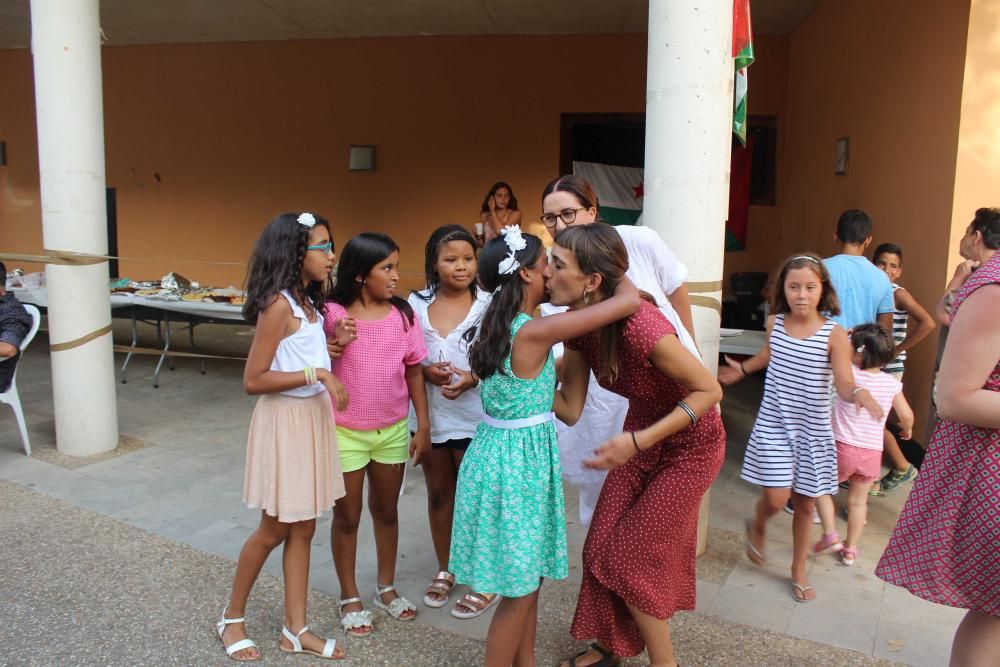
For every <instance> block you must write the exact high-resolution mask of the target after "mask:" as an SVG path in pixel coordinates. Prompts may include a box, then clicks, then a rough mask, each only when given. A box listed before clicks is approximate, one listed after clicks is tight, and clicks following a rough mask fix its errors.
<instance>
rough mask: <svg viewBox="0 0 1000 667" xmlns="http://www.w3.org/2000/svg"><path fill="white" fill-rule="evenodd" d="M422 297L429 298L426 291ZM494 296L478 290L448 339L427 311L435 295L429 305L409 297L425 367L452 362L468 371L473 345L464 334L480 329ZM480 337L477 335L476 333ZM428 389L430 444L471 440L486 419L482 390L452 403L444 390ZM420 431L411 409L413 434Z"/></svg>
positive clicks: (428, 302)
mask: <svg viewBox="0 0 1000 667" xmlns="http://www.w3.org/2000/svg"><path fill="white" fill-rule="evenodd" d="M421 294H423V295H427V292H426V291H424V292H422V293H421ZM491 297H492V295H491V294H489V293H488V292H484V291H483V290H481V289H477V294H476V298H475V300H474V301H473V302H472V308H470V309H469V314H468V315H466V316H465V319H464V320H463V321H462V323H461V324H459V325H458V326H457V327H455V328H454V329H452V330H451V331H450V332H449V333H448V335H447V336H445V337H442V336H441V334H440V333H438V330H437V329H435V328H434V327H433V326H432V325H431V321H430V318H429V317H428V316H427V308H428V307H429V306H430V305H431V304H432V303H433V302H434V295H431V298H430V300H429V301H424V300H423V299H421V298H420V297H419V296H418V295H417V293H416V292H414V293H412V294H410V298H409V299H408V301H409V303H410V305H411V306H413V312H414V314H415V315H416V317H417V321H418V322H420V330H421V332H422V333H423V335H424V344H425V345H427V357H426V358H425V359H424V361H423V365H424V366H430V365H431V364H436V363H439V362H441V361H450V362H451V363H452V365H454V366H456V367H458V368H461V369H462V370H465V371H467V370H470V368H469V347H470V346H471V343H468V342H466V341H465V340H463V338H462V337H463V336H464V335H465V332H466V331H468V330H469V329H470V328H473V327H476V328H478V327H479V323H480V320H481V319H482V317H483V313H484V312H485V311H486V307H487V306H488V305H489V304H490V299H491ZM476 333H477V335H478V333H479V332H478V331H477V332H476ZM424 384H425V385H426V387H427V408H428V411H429V412H430V419H431V442H437V443H440V442H445V441H446V440H460V439H463V438H471V437H472V436H474V435H475V434H476V426H478V425H479V422H480V421H482V418H483V406H482V402H481V400H480V398H479V388H478V387H477V388H475V389H470V390H468V391H466V392H465V393H463V394H462V395H461V396H459V397H458V398H456V399H455V400H450V399H447V398H445V397H444V396H442V395H441V387H438V386H435V385H433V384H431V383H429V382H425V383H424ZM416 430H417V418H416V415H415V414H414V412H413V407H412V406H411V407H410V431H416Z"/></svg>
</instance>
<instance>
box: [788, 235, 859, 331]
mask: <svg viewBox="0 0 1000 667" xmlns="http://www.w3.org/2000/svg"><path fill="white" fill-rule="evenodd" d="M841 240H843V239H841ZM792 269H809V270H811V271H812V272H813V273H815V274H816V277H817V278H819V282H820V285H821V286H822V288H823V294H822V295H821V296H820V298H819V304H818V305H817V306H816V310H818V311H819V312H821V313H826V314H827V315H840V300H839V299H837V291H836V290H835V289H833V281H831V280H830V272H829V271H827V270H826V267H825V266H823V261H822V260H821V259H820V258H819V256H817V255H816V254H814V253H811V252H804V253H801V254H798V255H792V256H791V257H789V258H788V259H786V260H785V261H784V262H783V263H782V264H781V268H780V269H778V278H777V280H775V281H774V284H773V285H772V286H771V313H772V314H774V315H780V314H781V313H790V312H792V308H791V306H789V305H788V298H787V297H786V296H785V278H787V277H788V272H789V271H791V270H792Z"/></svg>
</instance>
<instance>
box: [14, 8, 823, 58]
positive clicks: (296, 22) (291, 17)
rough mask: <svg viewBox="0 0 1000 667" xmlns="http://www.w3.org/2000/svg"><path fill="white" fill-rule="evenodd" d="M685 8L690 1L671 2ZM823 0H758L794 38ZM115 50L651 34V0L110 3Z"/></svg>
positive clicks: (763, 28)
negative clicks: (289, 41)
mask: <svg viewBox="0 0 1000 667" xmlns="http://www.w3.org/2000/svg"><path fill="white" fill-rule="evenodd" d="M670 1H686V0H670ZM820 1H821V0H752V2H751V13H752V17H753V26H754V32H756V33H758V34H785V33H788V32H791V31H792V30H794V29H795V27H796V26H797V25H798V24H799V23H800V22H801V21H802V20H803V19H805V18H806V17H807V16H808V15H809V14H810V13H811V12H812V11H813V9H814V8H815V7H816V5H818V4H819V2H820ZM100 4H101V27H102V28H103V30H104V34H105V35H106V36H107V38H108V41H107V45H109V46H117V45H136V44H183V43H194V42H247V41H267V40H285V39H329V38H338V37H377V36H399V35H494V34H501V35H503V34H521V35H558V34H595V33H642V32H645V31H646V14H647V6H648V5H647V0H101V3H100ZM29 40H30V21H29V0H0V48H8V49H10V48H26V47H27V46H28V44H29Z"/></svg>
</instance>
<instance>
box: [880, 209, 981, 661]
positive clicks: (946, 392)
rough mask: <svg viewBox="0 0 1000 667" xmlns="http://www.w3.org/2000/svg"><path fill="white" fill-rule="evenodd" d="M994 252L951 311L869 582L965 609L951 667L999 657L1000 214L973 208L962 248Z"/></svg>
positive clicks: (956, 300) (964, 287) (972, 277)
mask: <svg viewBox="0 0 1000 667" xmlns="http://www.w3.org/2000/svg"><path fill="white" fill-rule="evenodd" d="M961 245H962V249H963V253H962V254H963V255H966V252H964V251H965V250H966V248H967V247H972V246H977V245H978V246H980V247H984V248H987V249H992V250H994V252H993V253H992V255H991V256H990V257H989V259H988V260H987V261H986V262H985V263H983V264H982V265H980V266H979V268H978V269H977V270H976V271H975V272H974V273H973V274H972V275H971V276H970V277H969V279H968V280H967V281H966V282H965V284H964V285H963V286H962V288H961V289H960V290H959V292H958V294H957V295H956V296H955V301H954V304H953V306H952V320H951V331H950V333H949V334H948V342H947V344H946V346H945V349H944V357H943V358H942V360H941V374H940V377H939V379H938V389H937V397H938V409H939V414H940V417H941V421H939V422H938V425H937V429H936V430H935V431H934V437H933V438H932V439H931V442H930V445H929V447H928V451H927V458H926V459H925V460H924V464H923V466H922V467H921V469H920V477H918V478H917V481H916V484H914V486H913V491H912V492H911V493H910V497H909V498H908V499H907V501H906V505H905V506H904V507H903V513H902V514H901V515H900V517H899V522H898V523H897V524H896V529H895V530H894V531H893V533H892V537H891V538H890V539H889V544H888V546H886V549H885V553H884V554H882V559H881V560H880V561H879V564H878V567H877V568H876V570H875V574H876V575H877V576H878V577H880V578H882V579H884V580H885V581H887V582H889V583H890V584H895V585H897V586H903V587H904V588H906V589H908V590H909V591H910V592H911V593H913V594H914V595H916V596H917V597H921V598H923V599H925V600H930V601H931V602H937V603H938V604H945V605H949V606H952V607H959V608H962V609H968V610H969V611H968V613H967V614H966V615H965V618H964V619H963V620H962V622H961V624H959V626H958V630H957V631H956V632H955V639H954V641H953V642H952V647H951V664H952V665H996V664H997V656H1000V555H998V554H1000V252H995V250H996V248H1000V210H998V209H979V210H978V211H976V219H975V220H974V221H973V223H972V224H971V225H969V228H968V230H967V231H966V234H965V236H964V237H963V238H962V241H961Z"/></svg>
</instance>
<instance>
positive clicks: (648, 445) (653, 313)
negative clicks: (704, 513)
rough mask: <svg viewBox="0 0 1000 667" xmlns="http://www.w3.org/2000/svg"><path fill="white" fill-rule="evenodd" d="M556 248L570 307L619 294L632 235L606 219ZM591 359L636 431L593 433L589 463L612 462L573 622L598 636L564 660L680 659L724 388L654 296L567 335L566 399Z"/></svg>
mask: <svg viewBox="0 0 1000 667" xmlns="http://www.w3.org/2000/svg"><path fill="white" fill-rule="evenodd" d="M552 255H553V257H552V260H553V261H552V263H551V264H550V269H551V272H552V276H551V278H549V280H548V288H549V294H550V300H551V302H552V304H553V305H564V306H569V307H570V308H571V309H575V308H585V307H587V306H588V305H590V304H591V303H595V302H597V301H600V300H602V299H606V298H608V297H609V296H610V295H611V294H613V292H614V288H615V285H617V283H618V281H619V280H621V278H622V276H624V275H625V271H626V269H627V268H628V255H627V253H626V251H625V247H624V245H623V244H622V242H621V238H620V237H619V236H618V234H616V233H615V231H614V230H613V229H612V228H611V227H609V226H607V225H605V224H601V223H596V224H593V225H583V226H579V227H569V228H567V229H565V230H563V231H561V232H560V233H559V234H558V235H557V236H556V245H555V247H554V248H553V250H552ZM591 369H593V371H594V374H595V376H596V377H597V379H598V382H599V383H600V385H601V386H602V387H604V388H605V389H608V390H610V391H613V392H615V393H616V394H620V395H621V396H624V397H625V398H628V399H629V411H628V415H627V416H626V418H625V431H624V432H623V433H620V434H618V435H616V436H614V437H613V438H611V439H610V440H608V441H607V442H605V443H594V445H595V447H596V450H595V455H594V458H592V459H590V460H589V461H587V462H585V463H586V465H588V466H592V467H594V468H610V469H612V470H611V472H610V473H609V474H608V478H607V481H606V482H605V483H604V488H603V490H602V491H601V495H600V498H599V499H598V501H597V506H596V508H595V510H594V518H593V522H592V523H591V526H590V531H589V532H588V534H587V541H586V544H585V545H584V549H583V570H584V572H583V582H582V585H581V588H580V598H579V601H578V603H577V607H576V616H575V618H574V620H573V627H572V630H571V632H572V634H573V636H574V637H576V638H577V639H581V640H594V639H596V641H595V642H594V643H593V644H591V647H590V649H589V650H587V651H584V652H583V653H581V654H579V655H577V656H575V657H574V658H572V659H571V660H569V661H568V662H567V663H563V664H564V665H569V667H583V666H585V665H602V666H603V665H612V664H617V662H616V660H617V658H618V657H625V656H632V655H637V654H639V653H641V652H642V650H643V649H644V648H645V649H647V650H648V653H649V660H650V664H654V665H674V664H675V661H674V654H673V645H672V643H671V641H670V630H669V628H668V626H667V620H668V619H669V618H670V617H671V616H673V614H674V612H675V611H677V610H684V609H694V605H695V545H696V542H697V525H698V507H699V505H700V504H701V499H702V496H703V495H704V494H705V492H706V491H707V490H708V487H709V486H710V485H711V483H712V481H713V480H714V479H715V477H716V475H717V474H718V473H719V470H721V468H722V463H723V459H724V458H725V441H726V434H725V431H724V430H723V427H722V420H721V419H720V417H719V412H718V410H717V409H716V404H717V403H718V402H719V400H720V399H721V398H722V389H721V388H720V387H719V384H718V382H717V381H716V379H715V378H714V377H713V376H712V374H711V373H709V371H708V370H707V369H706V368H705V366H703V365H702V364H701V362H700V361H698V359H697V358H696V357H695V356H694V355H692V354H691V353H690V352H688V351H687V350H686V349H685V348H684V346H683V345H682V344H681V343H680V341H679V340H678V338H677V335H676V333H675V331H674V329H673V327H672V326H671V325H670V323H669V322H668V321H667V319H666V318H665V317H664V316H663V315H662V313H660V311H659V310H657V308H656V306H655V305H653V304H652V303H650V302H648V301H645V300H644V301H643V303H642V306H641V307H640V308H639V310H638V311H637V312H636V313H635V314H634V315H632V316H631V317H629V318H627V319H625V320H621V321H619V322H616V323H615V324H613V325H611V326H609V327H605V328H604V329H602V330H600V331H599V332H595V333H591V334H588V335H587V336H583V337H580V338H575V339H573V340H570V341H566V354H565V356H564V357H563V369H562V382H563V386H562V391H561V392H557V393H556V398H555V402H556V403H557V404H558V403H559V402H560V401H566V402H567V403H568V404H570V405H573V406H576V405H582V400H580V398H579V396H580V393H583V394H584V395H585V394H586V386H587V378H588V376H589V372H590V370H591ZM555 407H557V408H558V407H560V406H558V405H557V406H555Z"/></svg>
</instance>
